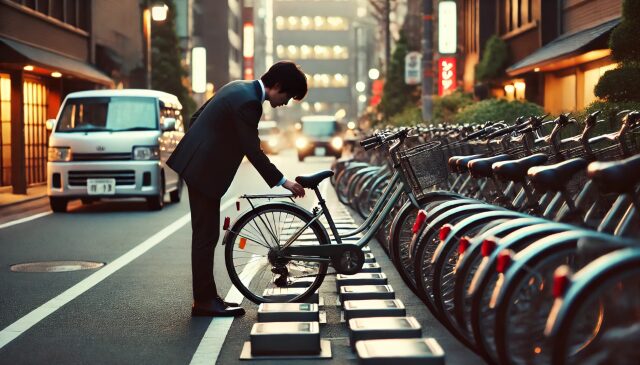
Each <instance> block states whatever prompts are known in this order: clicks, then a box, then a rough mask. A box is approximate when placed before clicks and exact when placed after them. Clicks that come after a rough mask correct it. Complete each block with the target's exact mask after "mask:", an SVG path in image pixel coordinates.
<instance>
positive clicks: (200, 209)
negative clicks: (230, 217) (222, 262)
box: [187, 186, 220, 301]
mask: <svg viewBox="0 0 640 365" xmlns="http://www.w3.org/2000/svg"><path fill="white" fill-rule="evenodd" d="M187 187H188V189H189V206H190V208H191V230H192V235H191V275H192V278H193V299H194V300H196V301H207V300H211V299H214V298H215V296H216V295H217V290H216V282H215V279H214V277H213V256H214V251H215V248H216V245H217V244H218V238H219V237H220V198H216V199H212V198H210V197H208V196H207V195H205V194H203V193H202V192H200V191H198V190H197V189H195V188H193V187H189V186H187Z"/></svg>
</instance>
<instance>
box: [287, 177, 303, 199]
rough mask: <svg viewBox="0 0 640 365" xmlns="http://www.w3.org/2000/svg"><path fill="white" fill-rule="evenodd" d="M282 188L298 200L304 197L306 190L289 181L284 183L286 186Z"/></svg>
mask: <svg viewBox="0 0 640 365" xmlns="http://www.w3.org/2000/svg"><path fill="white" fill-rule="evenodd" d="M282 186H283V187H284V188H285V189H287V190H289V191H290V192H292V193H293V196H295V197H296V198H302V197H304V188H303V187H302V185H300V184H298V183H297V182H293V181H291V180H287V181H285V182H284V184H282Z"/></svg>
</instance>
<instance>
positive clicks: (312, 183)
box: [296, 170, 333, 189]
mask: <svg viewBox="0 0 640 365" xmlns="http://www.w3.org/2000/svg"><path fill="white" fill-rule="evenodd" d="M331 176H333V171H331V170H325V171H320V172H316V173H315V174H312V175H305V176H298V177H296V182H297V183H298V184H300V185H302V187H303V188H307V189H316V188H317V187H318V184H320V182H321V181H322V180H324V179H326V178H328V177H331Z"/></svg>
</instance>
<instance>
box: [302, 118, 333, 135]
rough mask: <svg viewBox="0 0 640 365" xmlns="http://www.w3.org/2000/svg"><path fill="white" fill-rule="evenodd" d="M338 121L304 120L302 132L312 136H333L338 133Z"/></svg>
mask: <svg viewBox="0 0 640 365" xmlns="http://www.w3.org/2000/svg"><path fill="white" fill-rule="evenodd" d="M336 124H337V123H336V122H335V121H326V122H319V121H318V122H316V121H313V122H303V123H302V133H304V134H305V135H307V136H310V137H331V136H333V135H334V134H335V133H336Z"/></svg>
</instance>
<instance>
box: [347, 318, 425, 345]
mask: <svg viewBox="0 0 640 365" xmlns="http://www.w3.org/2000/svg"><path fill="white" fill-rule="evenodd" d="M420 337H422V326H420V323H418V320H416V318H415V317H370V318H354V319H350V320H349V344H350V345H351V349H352V350H353V351H355V347H354V346H355V344H356V342H357V341H363V340H381V339H388V338H420Z"/></svg>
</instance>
